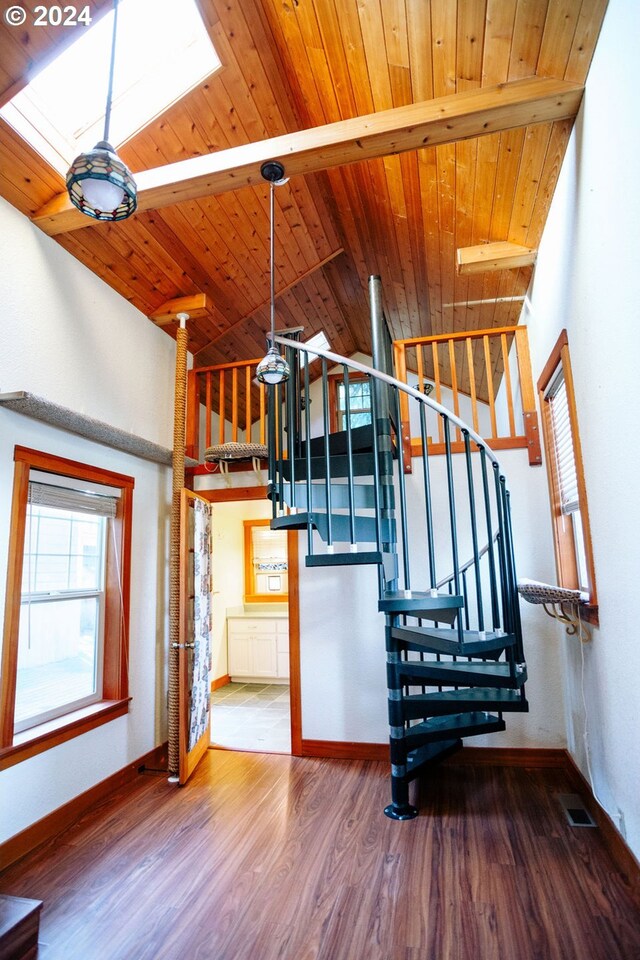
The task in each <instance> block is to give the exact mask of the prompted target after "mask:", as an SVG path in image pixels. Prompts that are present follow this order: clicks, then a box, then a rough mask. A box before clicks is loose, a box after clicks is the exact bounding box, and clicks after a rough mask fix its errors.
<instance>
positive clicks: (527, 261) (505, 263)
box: [457, 240, 538, 275]
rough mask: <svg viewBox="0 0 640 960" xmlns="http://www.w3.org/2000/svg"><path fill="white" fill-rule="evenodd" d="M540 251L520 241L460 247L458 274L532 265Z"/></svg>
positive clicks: (500, 241) (458, 252) (501, 241)
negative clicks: (523, 244) (524, 245)
mask: <svg viewBox="0 0 640 960" xmlns="http://www.w3.org/2000/svg"><path fill="white" fill-rule="evenodd" d="M537 254H538V251H537V250H535V249H533V248H532V247H523V246H522V245H521V244H519V243H509V242H508V241H507V240H497V241H495V242H494V243H478V244H476V245H475V246H473V247H458V251H457V264H458V274H460V275H467V274H474V273H486V272H488V271H489V270H512V269H513V268H514V267H530V266H532V265H533V264H534V263H535V262H536V256H537Z"/></svg>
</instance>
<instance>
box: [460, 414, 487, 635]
mask: <svg viewBox="0 0 640 960" xmlns="http://www.w3.org/2000/svg"><path fill="white" fill-rule="evenodd" d="M462 434H463V437H464V457H465V461H466V467H467V485H468V487H469V513H470V516H471V542H472V544H473V568H474V570H475V574H476V603H477V605H478V629H479V630H484V607H483V603H482V581H481V579H480V553H479V550H478V525H477V522H476V497H475V492H474V489H473V464H472V462H471V443H470V440H469V431H468V430H463V431H462ZM465 604H466V601H465Z"/></svg>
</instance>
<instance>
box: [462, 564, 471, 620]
mask: <svg viewBox="0 0 640 960" xmlns="http://www.w3.org/2000/svg"><path fill="white" fill-rule="evenodd" d="M462 597H463V599H464V628H465V630H469V628H470V619H469V590H468V585H467V571H466V570H463V571H462Z"/></svg>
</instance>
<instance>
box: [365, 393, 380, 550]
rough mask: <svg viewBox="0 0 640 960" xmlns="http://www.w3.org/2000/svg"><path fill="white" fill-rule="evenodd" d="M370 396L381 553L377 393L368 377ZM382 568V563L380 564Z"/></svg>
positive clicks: (374, 490)
mask: <svg viewBox="0 0 640 960" xmlns="http://www.w3.org/2000/svg"><path fill="white" fill-rule="evenodd" d="M368 383H369V396H370V397H371V441H372V449H373V506H374V514H375V521H376V550H377V551H378V552H379V553H382V535H381V531H380V501H381V498H380V473H379V470H380V464H379V460H378V454H379V447H378V393H377V391H376V390H374V385H373V383H372V381H371V377H370V376H369V378H368ZM380 566H381V568H382V564H381V565H380Z"/></svg>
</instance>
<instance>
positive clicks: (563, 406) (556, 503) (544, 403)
mask: <svg viewBox="0 0 640 960" xmlns="http://www.w3.org/2000/svg"><path fill="white" fill-rule="evenodd" d="M538 391H539V395H540V405H541V408H542V424H543V431H544V441H545V450H546V455H547V456H546V459H547V474H548V478H549V492H550V498H551V510H552V517H553V527H554V544H555V553H556V570H557V575H558V582H559V584H560V586H563V587H568V588H569V589H572V590H580V591H581V592H582V593H583V596H584V601H585V602H584V605H583V607H582V615H583V616H584V617H585V619H587V620H589V621H590V622H592V623H597V598H596V585H595V573H594V565H593V555H592V550H591V534H590V527H589V516H588V512H587V495H586V489H585V483H584V474H583V470H582V451H581V448H580V436H579V432H578V418H577V412H576V405H575V396H574V391H573V377H572V374H571V361H570V358H569V343H568V339H567V334H566V331H563V332H562V334H561V335H560V338H559V340H558V342H557V344H556V345H555V347H554V349H553V351H552V353H551V356H550V358H549V360H548V362H547V365H546V367H545V369H544V371H543V373H542V376H541V377H540V380H539V381H538Z"/></svg>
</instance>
